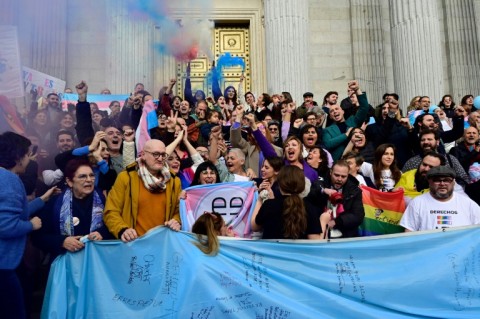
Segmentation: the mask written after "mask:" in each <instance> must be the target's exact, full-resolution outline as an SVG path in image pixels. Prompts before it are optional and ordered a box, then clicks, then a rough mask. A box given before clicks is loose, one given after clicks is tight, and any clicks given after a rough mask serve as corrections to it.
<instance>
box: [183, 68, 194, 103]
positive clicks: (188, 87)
mask: <svg viewBox="0 0 480 319" xmlns="http://www.w3.org/2000/svg"><path fill="white" fill-rule="evenodd" d="M183 95H184V99H185V100H187V101H188V103H190V107H191V108H192V109H193V108H194V107H195V104H196V101H195V97H194V96H193V93H192V82H191V81H190V62H188V65H187V78H186V79H185V88H184V90H183Z"/></svg>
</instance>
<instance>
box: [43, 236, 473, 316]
mask: <svg viewBox="0 0 480 319" xmlns="http://www.w3.org/2000/svg"><path fill="white" fill-rule="evenodd" d="M193 241H195V236H194V235H192V234H188V233H181V232H180V233H177V232H174V231H172V230H170V229H167V228H164V227H161V228H158V229H155V230H153V231H151V232H149V233H148V234H147V235H145V236H144V237H142V238H140V239H138V240H136V241H134V242H132V243H128V244H125V243H122V242H119V241H105V242H88V243H87V244H86V248H85V249H84V250H82V251H80V252H78V253H67V254H66V255H64V256H61V257H59V258H58V259H57V260H56V261H55V262H54V264H53V266H52V270H51V273H50V278H49V285H48V288H47V293H46V296H45V301H44V307H43V312H42V318H115V319H120V318H196V319H206V318H222V319H223V318H242V319H245V318H254V319H270V318H277V319H287V318H291V319H298V318H418V317H422V318H425V317H436V318H480V245H479V242H480V227H478V226H473V227H465V228H459V229H447V230H445V231H432V232H426V233H425V232H424V233H422V232H418V233H408V234H400V235H388V236H379V237H373V238H362V239H356V240H338V241H335V242H333V241H332V242H313V243H312V242H308V243H307V242H306V241H305V242H299V241H297V242H269V241H251V240H228V239H225V240H221V250H220V252H219V254H218V255H217V256H215V257H209V256H206V255H204V254H203V253H202V252H201V251H200V250H199V249H198V248H197V247H195V246H194V245H193V243H192V242H193Z"/></svg>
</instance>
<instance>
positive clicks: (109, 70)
mask: <svg viewBox="0 0 480 319" xmlns="http://www.w3.org/2000/svg"><path fill="white" fill-rule="evenodd" d="M126 8H127V5H126V4H125V1H124V0H121V1H108V2H107V32H106V34H108V35H109V36H108V37H107V52H106V55H107V58H106V60H107V61H109V62H108V65H107V66H106V70H105V71H106V74H105V78H106V81H105V82H106V84H107V87H109V88H110V89H111V90H112V92H124V93H128V92H132V90H133V87H134V86H135V83H138V82H141V83H143V84H144V85H145V89H146V90H147V91H149V92H150V93H151V94H152V95H153V96H155V97H156V96H157V93H158V92H155V91H154V90H156V89H157V88H154V87H153V78H154V77H153V74H154V72H155V70H154V65H155V64H154V54H155V52H154V49H153V48H152V45H153V43H154V35H155V26H154V24H153V22H152V21H150V20H146V19H136V20H134V19H132V18H131V16H129V14H128V12H127V9H126Z"/></svg>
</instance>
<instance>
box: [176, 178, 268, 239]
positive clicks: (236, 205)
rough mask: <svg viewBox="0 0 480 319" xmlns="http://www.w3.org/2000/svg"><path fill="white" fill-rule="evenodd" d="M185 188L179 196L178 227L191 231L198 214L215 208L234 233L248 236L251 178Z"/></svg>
mask: <svg viewBox="0 0 480 319" xmlns="http://www.w3.org/2000/svg"><path fill="white" fill-rule="evenodd" d="M185 192H186V199H185V200H183V199H181V200H180V218H181V219H182V230H184V231H188V232H191V231H192V226H193V224H194V223H195V221H196V220H197V218H198V217H200V216H201V215H203V214H204V213H205V212H217V213H219V214H220V215H222V217H223V219H224V220H225V223H226V225H227V227H232V228H233V231H234V232H235V234H236V235H238V237H242V238H250V237H251V229H250V218H251V215H252V213H253V210H254V208H255V205H254V204H255V203H256V202H257V196H258V192H257V191H256V188H255V186H254V182H250V181H249V182H232V183H220V184H211V185H198V186H193V187H189V188H187V189H186V190H185Z"/></svg>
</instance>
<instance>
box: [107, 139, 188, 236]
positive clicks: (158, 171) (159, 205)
mask: <svg viewBox="0 0 480 319" xmlns="http://www.w3.org/2000/svg"><path fill="white" fill-rule="evenodd" d="M167 157H168V154H167V153H166V148H165V144H163V142H162V141H160V140H149V141H147V142H146V143H145V146H144V148H143V151H142V152H141V155H140V158H139V160H138V161H137V162H136V163H134V164H132V165H129V166H128V167H127V169H126V170H125V171H123V172H121V173H120V174H119V175H118V177H117V180H116V181H115V184H114V185H113V187H112V189H111V191H110V193H109V194H108V198H107V203H106V205H105V212H104V221H105V225H106V226H107V227H108V229H109V231H110V232H111V233H112V234H113V235H114V236H115V237H117V238H119V239H121V240H122V241H124V242H129V241H132V240H135V239H136V238H138V237H139V236H142V235H144V234H145V233H146V232H147V231H148V230H150V229H152V228H154V227H156V226H159V225H166V226H167V227H170V228H172V229H174V230H180V214H179V195H180V191H181V187H180V179H179V178H178V177H177V176H175V175H174V174H172V173H170V170H169V167H168V165H167V163H166V162H165V160H166V159H167Z"/></svg>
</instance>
